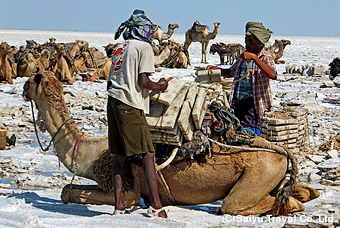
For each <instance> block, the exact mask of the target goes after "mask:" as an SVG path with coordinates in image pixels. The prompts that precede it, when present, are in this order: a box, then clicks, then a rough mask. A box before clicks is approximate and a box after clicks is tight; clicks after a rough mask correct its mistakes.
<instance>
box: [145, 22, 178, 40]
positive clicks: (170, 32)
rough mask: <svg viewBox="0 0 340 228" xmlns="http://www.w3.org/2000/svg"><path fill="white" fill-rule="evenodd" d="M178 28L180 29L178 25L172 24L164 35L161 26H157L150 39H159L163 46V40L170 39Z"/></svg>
mask: <svg viewBox="0 0 340 228" xmlns="http://www.w3.org/2000/svg"><path fill="white" fill-rule="evenodd" d="M176 28H179V26H178V24H174V23H170V24H169V25H168V31H167V32H166V33H164V32H163V30H162V28H161V26H159V25H157V27H156V29H154V30H153V31H152V32H151V35H150V39H157V40H158V42H159V43H160V44H161V43H162V42H163V40H168V39H170V37H171V36H172V35H173V34H174V32H175V29H176Z"/></svg>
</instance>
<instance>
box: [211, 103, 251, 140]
mask: <svg viewBox="0 0 340 228" xmlns="http://www.w3.org/2000/svg"><path fill="white" fill-rule="evenodd" d="M210 110H211V111H212V112H213V113H214V116H215V117H216V119H217V120H219V121H220V122H221V123H222V126H221V127H216V126H214V130H215V131H216V132H220V133H221V132H223V131H225V132H230V130H231V129H232V127H233V129H234V132H235V133H234V134H233V135H231V136H230V137H231V139H232V140H233V141H234V142H236V141H237V136H238V135H239V134H247V135H248V136H249V137H250V138H254V137H255V134H254V133H252V132H250V131H249V130H248V129H245V128H244V127H243V126H242V125H241V123H240V120H239V119H238V118H237V117H236V116H235V115H234V114H233V109H232V108H228V107H227V106H223V107H222V106H221V104H219V103H218V102H216V101H213V102H211V104H210Z"/></svg>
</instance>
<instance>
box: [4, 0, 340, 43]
mask: <svg viewBox="0 0 340 228" xmlns="http://www.w3.org/2000/svg"><path fill="white" fill-rule="evenodd" d="M193 3H195V4H193ZM134 9H142V10H144V11H145V13H146V15H147V16H148V17H149V18H150V19H151V20H152V21H153V23H155V24H158V25H160V26H162V29H163V30H164V31H167V26H168V24H169V23H177V24H179V28H178V29H176V30H175V33H176V34H184V33H185V32H186V31H187V30H188V29H189V28H190V27H191V26H192V24H193V22H194V21H196V20H198V21H199V22H201V24H205V25H208V26H209V28H210V30H211V31H212V30H213V29H214V22H220V23H221V25H220V30H219V33H218V34H220V35H243V34H244V26H245V24H246V23H247V22H248V21H259V22H262V23H263V24H264V25H265V26H266V27H267V28H269V29H271V30H272V31H273V32H274V34H273V35H274V36H330V37H339V36H340V0H324V1H321V0H280V1H276V0H267V1H266V0H257V1H255V0H242V1H239V0H234V1H229V0H219V1H216V0H204V1H203V0H196V1H192V0H191V1H187V0H170V1H162V0H158V1H153V0H145V1H143V0H121V1H116V0H55V1H50V0H1V14H0V29H29V30H56V31H89V32H115V31H116V29H117V27H118V26H119V25H120V23H121V22H123V21H125V20H127V19H128V18H129V17H130V15H131V14H132V12H133V10H134Z"/></svg>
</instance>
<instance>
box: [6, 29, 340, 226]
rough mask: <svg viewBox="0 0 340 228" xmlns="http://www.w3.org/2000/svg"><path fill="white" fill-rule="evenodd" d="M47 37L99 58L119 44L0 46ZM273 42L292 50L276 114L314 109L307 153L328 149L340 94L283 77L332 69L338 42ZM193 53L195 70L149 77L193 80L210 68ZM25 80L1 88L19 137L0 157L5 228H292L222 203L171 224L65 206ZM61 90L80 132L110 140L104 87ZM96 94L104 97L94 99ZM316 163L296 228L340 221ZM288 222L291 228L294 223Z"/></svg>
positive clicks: (185, 212)
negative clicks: (92, 50)
mask: <svg viewBox="0 0 340 228" xmlns="http://www.w3.org/2000/svg"><path fill="white" fill-rule="evenodd" d="M274 35H275V34H274ZM50 37H54V38H56V42H74V41H75V40H76V39H81V40H86V41H88V42H89V44H90V47H96V48H98V49H99V50H101V51H104V48H103V46H105V45H107V44H108V43H115V41H114V40H113V33H91V32H68V31H35V30H0V40H1V41H5V42H7V43H8V44H10V45H14V46H17V47H19V46H20V45H25V44H26V40H30V39H33V40H35V41H36V42H38V43H45V42H47V41H48V39H49V38H50ZM171 39H174V40H175V41H176V42H178V43H182V44H183V43H184V35H183V34H175V35H173V37H172V38H171ZM275 39H289V40H291V42H292V44H291V45H288V46H287V47H286V49H285V51H284V55H283V57H282V58H281V59H282V60H285V61H286V64H280V65H277V70H278V80H272V81H271V87H272V90H273V96H274V105H275V106H277V107H279V106H280V104H281V103H282V102H298V103H301V107H304V108H306V109H308V110H309V115H308V121H309V126H310V129H309V130H310V133H309V141H310V151H314V150H317V148H318V146H320V145H321V144H322V143H324V142H326V141H327V140H328V139H329V137H330V136H334V135H335V134H336V133H337V132H339V131H340V115H339V108H340V103H339V102H327V98H339V99H340V90H339V88H338V87H332V88H320V86H321V85H322V84H323V82H324V81H328V80H329V79H328V76H327V75H323V76H318V77H314V76H313V77H312V76H310V77H305V76H299V75H287V74H284V72H285V67H286V66H287V65H293V64H296V65H306V64H310V65H312V64H315V65H317V66H320V65H324V66H327V65H328V64H329V63H330V62H331V61H332V60H333V58H335V57H338V56H340V37H289V36H285V37H284V36H282V37H281V36H280V37H278V36H273V37H272V38H271V40H270V42H271V43H273V42H274V40H275ZM217 42H223V43H226V44H228V43H240V44H242V45H244V36H233V35H230V36H228V35H218V36H217V37H216V38H215V39H214V40H211V42H210V44H213V43H217ZM189 53H190V62H191V66H189V67H188V69H165V68H163V71H162V72H157V73H155V74H154V75H153V76H152V80H157V79H159V78H160V77H161V76H162V75H163V74H165V75H166V76H169V77H173V78H176V79H180V80H184V81H193V80H194V74H195V70H194V67H196V66H206V64H201V63H200V61H201V44H200V43H192V44H191V46H190V48H189ZM207 57H208V59H207V60H208V62H209V64H219V56H218V55H217V54H215V55H211V54H208V55H207ZM26 80H27V78H17V79H15V80H14V84H13V85H8V84H0V96H1V97H2V99H1V100H0V108H1V112H7V111H8V110H11V111H8V112H9V113H11V115H10V116H4V117H1V118H0V122H12V123H13V126H12V127H10V128H9V135H10V134H16V135H17V136H18V143H17V145H16V146H15V147H14V148H11V149H8V150H3V151H0V162H4V163H6V162H8V163H10V167H11V169H7V168H6V169H5V168H0V175H1V176H0V177H1V178H2V179H0V227H69V226H74V227H90V226H100V227H141V226H145V227H213V226H223V227H235V226H258V227H259V226H261V227H282V226H283V225H284V224H286V223H287V220H285V219H284V218H288V217H284V216H280V217H278V218H281V219H278V220H276V222H273V221H274V220H273V219H271V218H270V217H263V218H264V219H262V220H261V219H260V217H255V219H254V220H253V221H254V222H252V221H251V222H249V221H247V219H251V218H249V217H237V216H224V217H223V216H217V215H216V214H215V212H216V211H217V210H218V208H219V207H220V206H221V204H222V201H216V202H214V203H211V204H206V205H196V206H178V207H177V206H176V207H175V206H171V207H169V209H170V211H169V219H167V220H164V219H158V218H156V219H150V218H147V217H145V214H146V208H145V205H142V207H141V208H136V210H134V211H133V212H132V213H131V214H130V215H126V216H112V215H111V214H112V212H113V207H112V206H106V205H101V206H99V205H77V204H68V205H64V204H63V203H62V202H61V200H60V192H61V187H62V186H64V185H65V184H67V183H70V181H71V178H72V174H71V173H69V172H68V171H67V170H66V169H65V167H63V165H62V164H61V165H60V164H59V162H58V159H57V157H56V156H55V155H54V153H53V151H50V152H47V153H42V152H41V150H40V149H39V146H38V144H37V141H36V138H35V135H34V132H30V131H27V129H32V124H31V123H32V122H29V121H31V120H32V114H31V111H30V104H29V103H27V102H25V101H24V100H23V98H22V96H21V94H22V90H23V84H24V83H25V81H26ZM336 80H337V79H336ZM64 89H65V90H68V91H72V92H73V93H74V94H76V95H77V100H76V101H73V99H72V98H71V97H67V96H65V97H66V98H65V99H68V101H69V102H70V103H71V104H73V107H72V109H71V113H72V117H73V118H76V120H77V123H78V126H79V128H80V129H81V130H82V131H84V132H85V133H86V134H87V135H100V134H105V133H106V131H107V126H106V125H105V123H104V122H103V121H102V119H105V115H106V111H105V110H106V103H105V101H106V96H105V92H106V83H105V82H104V81H103V82H102V83H93V82H92V83H90V82H81V81H76V82H75V83H74V85H72V86H70V85H66V86H65V88H64ZM96 93H100V94H104V95H103V96H96ZM335 100H336V99H335ZM72 102H73V103H72ZM85 104H86V105H89V104H93V105H95V106H96V107H98V108H100V109H99V110H102V111H91V110H82V109H81V108H80V106H81V105H85ZM23 110H24V111H23ZM1 116H2V115H1ZM20 122H25V123H26V124H30V128H28V127H21V128H16V127H15V125H16V124H17V123H20ZM41 137H42V138H43V139H44V140H45V141H46V142H48V140H49V139H50V136H49V135H48V134H46V133H41ZM338 152H339V151H338ZM323 156H325V155H323ZM321 157H322V155H321ZM311 162H312V161H311V160H308V159H304V160H302V161H301V162H300V163H299V167H300V178H299V180H300V181H301V182H303V183H307V180H306V176H309V177H311V178H312V179H313V181H314V182H312V184H311V185H312V186H313V187H315V188H317V189H319V190H320V191H321V196H320V197H319V198H318V199H316V200H313V201H311V202H309V203H306V204H305V205H306V211H305V212H303V213H298V214H297V215H293V216H291V218H293V219H295V222H296V223H298V224H306V222H307V221H305V220H304V218H311V217H312V216H313V215H314V216H316V217H318V218H320V215H324V216H325V217H326V218H329V220H330V218H334V220H336V219H338V218H339V217H340V211H339V210H340V206H339V201H340V187H339V186H330V185H325V184H320V181H318V178H320V180H321V179H322V177H321V176H320V175H319V176H318V174H317V172H318V170H317V169H316V168H315V164H312V163H311ZM0 167H1V166H0ZM75 183H76V184H93V183H92V182H91V181H88V180H85V179H83V178H76V180H75ZM32 187H33V189H32ZM212 191H213V190H212ZM9 193H12V194H9ZM7 194H9V195H7ZM207 194H209V193H207ZM332 216H333V217H332ZM316 220H317V219H316ZM319 220H320V219H319ZM321 220H322V219H321ZM317 222H318V221H317ZM319 222H320V221H319ZM288 223H289V224H294V221H288ZM328 224H330V223H328Z"/></svg>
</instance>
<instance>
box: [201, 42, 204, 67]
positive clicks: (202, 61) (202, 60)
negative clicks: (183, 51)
mask: <svg viewBox="0 0 340 228" xmlns="http://www.w3.org/2000/svg"><path fill="white" fill-rule="evenodd" d="M201 63H204V42H202V59H201Z"/></svg>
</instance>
